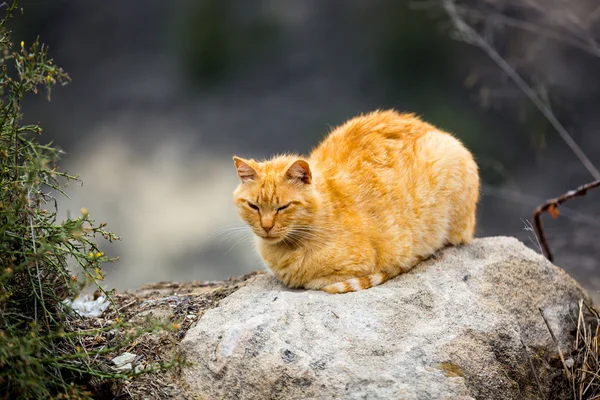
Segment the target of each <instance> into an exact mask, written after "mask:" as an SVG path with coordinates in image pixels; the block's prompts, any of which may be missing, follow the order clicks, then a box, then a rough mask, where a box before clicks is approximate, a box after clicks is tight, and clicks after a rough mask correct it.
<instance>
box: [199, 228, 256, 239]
mask: <svg viewBox="0 0 600 400" xmlns="http://www.w3.org/2000/svg"><path fill="white" fill-rule="evenodd" d="M246 230H249V228H248V226H245V225H235V226H228V227H224V228H221V229H219V230H217V231H216V232H214V233H213V234H211V235H210V236H209V237H208V240H212V239H214V238H216V237H217V236H220V235H224V234H228V233H230V232H240V231H246Z"/></svg>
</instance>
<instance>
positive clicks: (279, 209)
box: [277, 203, 292, 211]
mask: <svg viewBox="0 0 600 400" xmlns="http://www.w3.org/2000/svg"><path fill="white" fill-rule="evenodd" d="M290 204H292V203H287V204H286V205H283V206H281V207H279V208H278V209H277V211H283V210H285V209H286V208H288V207H289V206H290Z"/></svg>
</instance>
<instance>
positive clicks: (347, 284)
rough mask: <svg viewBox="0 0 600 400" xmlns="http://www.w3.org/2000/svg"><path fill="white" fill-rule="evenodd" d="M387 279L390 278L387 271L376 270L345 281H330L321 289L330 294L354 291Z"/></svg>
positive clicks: (378, 283) (379, 283)
mask: <svg viewBox="0 0 600 400" xmlns="http://www.w3.org/2000/svg"><path fill="white" fill-rule="evenodd" d="M388 279H390V275H389V274H388V273H387V272H377V273H376V274H371V275H367V276H363V277H361V278H352V279H348V280H347V281H343V282H336V283H332V284H330V285H327V286H324V287H322V288H321V290H324V291H326V292H327V293H331V294H337V293H348V292H356V291H359V290H363V289H368V288H370V287H373V286H377V285H381V284H382V283H383V282H385V281H387V280H388Z"/></svg>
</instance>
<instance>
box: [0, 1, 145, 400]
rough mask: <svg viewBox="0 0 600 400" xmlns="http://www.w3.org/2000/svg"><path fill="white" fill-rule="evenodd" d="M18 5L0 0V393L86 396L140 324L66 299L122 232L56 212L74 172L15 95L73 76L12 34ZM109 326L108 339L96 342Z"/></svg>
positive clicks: (95, 271)
mask: <svg viewBox="0 0 600 400" xmlns="http://www.w3.org/2000/svg"><path fill="white" fill-rule="evenodd" d="M16 5H17V3H16V1H15V2H14V3H13V4H12V5H11V6H6V5H5V7H4V11H5V16H4V18H3V19H2V21H1V22H0V57H2V61H1V64H0V398H6V399H17V398H31V399H43V398H50V397H55V398H87V397H90V396H92V391H93V390H95V389H96V388H97V387H98V383H99V382H102V381H106V380H107V379H108V380H110V379H114V378H119V377H123V376H127V375H131V374H130V373H128V374H127V375H120V374H118V373H115V372H114V371H113V370H111V369H110V368H109V367H108V366H107V365H106V364H107V361H108V357H107V355H109V354H112V353H115V352H118V351H119V350H120V349H121V348H122V347H123V346H124V345H125V344H126V343H128V342H131V341H132V340H133V339H134V338H135V337H136V336H139V335H140V334H141V333H142V332H140V331H135V330H133V331H132V330H131V329H129V328H130V327H127V328H128V331H127V332H128V333H127V334H125V333H124V331H125V330H124V329H123V328H124V327H125V324H122V323H121V322H120V320H119V318H118V317H117V318H115V321H116V322H114V321H113V322H112V323H109V325H108V326H105V327H103V328H102V329H99V328H89V327H86V326H83V325H82V323H81V321H83V320H82V319H81V318H80V317H79V316H78V315H76V314H75V315H70V314H69V312H67V310H66V307H65V306H64V305H63V303H62V301H63V300H64V299H66V298H74V297H76V296H77V295H78V294H79V293H80V291H81V290H82V288H83V287H85V286H87V285H90V284H98V281H100V280H102V270H101V268H100V266H101V264H102V263H104V262H109V261H112V260H111V259H109V258H108V257H107V256H105V255H104V254H103V253H102V252H101V251H100V249H99V248H98V245H97V244H96V240H106V241H108V242H112V241H113V240H116V239H118V238H117V237H116V236H115V235H114V234H113V233H110V232H108V231H106V230H105V229H104V226H105V224H97V223H95V222H94V221H93V220H92V219H91V218H90V215H89V214H88V212H87V211H86V210H84V209H82V210H81V215H79V216H77V217H76V218H68V219H67V220H65V221H62V222H61V221H59V220H58V219H57V201H56V200H55V198H54V197H53V196H54V195H61V194H62V195H65V193H64V191H63V189H64V187H65V185H67V184H68V183H69V182H70V181H73V180H77V177H75V176H72V175H69V174H67V173H64V172H60V171H58V170H57V167H56V162H57V160H58V159H59V156H60V154H61V152H60V150H58V149H57V148H55V147H54V146H52V145H43V144H40V142H38V140H37V139H38V136H39V135H40V134H41V132H42V129H41V128H40V127H39V126H38V125H22V124H21V123H20V121H21V117H22V116H21V103H22V101H23V99H24V97H25V96H26V95H28V94H37V93H38V92H39V91H41V90H44V89H45V92H46V93H47V95H48V98H49V97H50V89H51V88H52V87H53V86H54V85H55V84H65V83H67V82H68V80H69V78H68V76H67V75H66V74H65V72H63V70H62V69H61V68H59V67H57V66H56V65H54V63H53V62H52V60H51V59H49V58H48V57H47V49H46V47H45V46H44V45H42V44H40V43H39V41H36V42H35V43H33V44H27V43H23V42H20V43H16V44H15V43H12V42H11V37H10V32H9V31H8V29H7V28H6V23H7V20H8V18H10V17H11V14H12V12H13V11H14V10H15V8H16ZM99 287H100V286H99ZM99 290H101V291H104V290H103V289H102V288H101V287H100V289H99ZM104 294H105V295H106V296H107V298H108V299H111V296H110V293H106V292H104ZM111 301H112V299H111ZM117 315H118V312H117ZM75 321H78V322H77V324H75ZM109 331H110V332H111V335H110V338H111V340H109V341H105V343H104V345H103V346H94V345H93V342H94V341H93V340H90V339H93V338H97V337H98V335H102V334H103V333H106V332H109ZM132 332H133V333H132ZM90 343H92V345H90Z"/></svg>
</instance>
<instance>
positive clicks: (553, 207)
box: [533, 179, 600, 261]
mask: <svg viewBox="0 0 600 400" xmlns="http://www.w3.org/2000/svg"><path fill="white" fill-rule="evenodd" d="M599 186H600V179H599V180H596V181H594V182H590V183H587V184H585V185H581V186H579V187H578V188H577V189H575V190H570V191H568V192H567V193H565V194H563V195H561V196H558V197H556V198H554V199H550V200H546V201H545V202H544V203H543V204H541V205H539V206H538V207H537V208H536V209H535V211H534V212H533V225H534V227H535V231H536V233H537V236H538V237H539V241H540V244H541V245H542V249H543V250H544V255H545V256H546V258H547V259H548V260H550V261H552V259H553V256H552V253H551V252H550V247H549V246H548V241H547V240H546V234H545V233H544V224H543V222H542V214H543V213H545V212H549V213H550V215H552V216H553V217H554V218H557V217H558V216H559V214H560V213H559V211H558V206H560V205H561V204H562V203H564V202H565V201H567V200H571V199H574V198H576V197H582V196H585V195H586V194H587V192H588V191H590V190H592V189H594V188H596V187H599Z"/></svg>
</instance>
